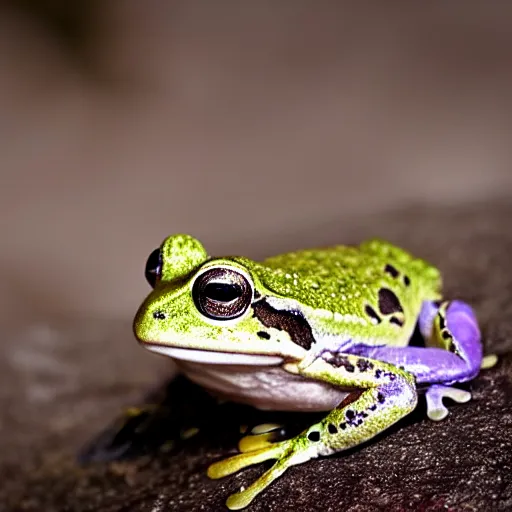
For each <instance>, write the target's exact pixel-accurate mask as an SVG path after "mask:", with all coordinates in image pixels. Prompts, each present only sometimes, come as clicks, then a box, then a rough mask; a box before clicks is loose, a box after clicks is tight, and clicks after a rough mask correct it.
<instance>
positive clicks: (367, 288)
mask: <svg viewBox="0 0 512 512" xmlns="http://www.w3.org/2000/svg"><path fill="white" fill-rule="evenodd" d="M145 276H146V279H147V281H148V283H149V284H150V286H151V288H152V289H151V291H150V293H149V294H148V296H147V297H146V298H145V299H144V301H143V302H142V304H141V306H140V307H139V309H138V311H137V313H136V315H135V319H134V322H133V330H134V333H135V337H136V338H137V340H138V342H139V343H140V344H141V345H142V346H143V347H144V348H146V349H148V350H150V351H152V352H154V353H156V354H160V355H164V356H167V357H170V358H172V359H173V360H174V362H175V363H176V365H177V367H178V368H179V370H180V371H181V372H183V373H184V374H185V376H186V377H187V378H188V379H190V380H191V381H193V382H195V383H196V384H199V385H200V386H202V387H203V388H205V389H206V390H207V391H208V392H210V393H212V394H213V395H214V396H217V397H218V398H219V399H220V400H229V401H234V402H239V403H243V404H248V405H251V406H253V407H255V408H257V409H262V410H276V411H300V412H304V411H308V412H318V413H320V412H324V413H325V415H324V416H323V419H321V420H320V421H317V422H315V423H313V424H312V425H311V426H309V427H308V428H307V429H305V430H303V431H302V432H301V433H299V434H298V435H296V436H295V437H291V438H289V439H281V440H276V437H275V435H274V431H272V429H270V428H269V429H268V431H266V430H265V429H263V432H260V433H259V434H258V435H249V436H246V437H244V438H242V439H241V440H240V443H239V446H238V448H239V452H240V453H238V454H236V455H232V456H230V457H228V458H226V459H224V460H219V461H216V462H213V464H211V465H210V466H209V468H208V470H207V474H208V476H209V477H210V478H212V479H219V478H223V477H226V476H228V475H231V474H233V473H235V472H238V471H239V470H242V469H244V468H246V467H248V466H251V465H255V464H259V463H262V462H265V461H268V460H273V461H275V462H274V463H273V465H272V466H271V467H270V468H269V469H268V470H267V471H266V472H264V473H263V474H262V475H261V476H260V477H259V478H257V479H256V480H255V481H254V482H253V483H251V484H250V485H249V486H248V487H247V488H242V489H241V490H240V491H239V492H236V493H234V494H232V495H231V496H229V497H228V499H227V501H226V505H227V507H228V508H229V509H230V510H239V509H243V508H245V507H247V506H248V505H249V504H250V503H251V502H252V501H253V500H254V499H255V498H256V497H257V496H258V495H260V493H262V492H263V491H264V490H265V489H266V488H267V487H268V486H269V485H271V484H272V483H273V482H274V481H275V480H276V479H277V478H279V477H280V476H281V475H283V473H285V471H286V470H287V469H289V468H291V467H292V466H294V465H298V464H303V463H306V462H307V461H310V460H312V459H315V458H317V457H324V456H330V455H333V454H336V453H340V452H343V451H345V450H348V449H351V448H354V447H356V446H358V445H361V444H363V443H366V442H367V441H369V440H371V439H372V438H374V437H375V436H377V435H378V434H380V433H381V432H383V431H385V430H387V429H388V428H389V427H391V426H392V425H394V424H395V423H397V422H398V421H400V420H401V419H402V418H404V417H406V416H407V415H408V414H410V413H411V412H412V411H413V410H414V409H415V408H416V406H417V404H418V398H419V396H420V395H421V394H424V395H425V397H426V406H427V416H428V417H429V418H430V419H431V420H434V421H440V420H442V419H444V418H445V417H446V416H447V414H448V409H447V408H446V406H445V405H444V403H443V400H444V399H445V398H449V399H451V400H453V401H455V402H458V403H465V402H468V401H469V400H470V399H471V393H470V391H468V390H466V389H461V388H460V387H457V385H458V384H461V383H464V382H467V381H471V380H472V379H474V378H475V377H476V376H477V375H478V374H479V372H480V370H481V368H483V367H489V366H492V365H493V364H494V363H495V360H494V359H493V357H492V356H490V357H487V358H486V357H484V354H483V344H482V336H481V331H480V328H479V323H478V320H477V317H476V313H475V311H474V310H473V308H472V307H471V306H470V305H469V304H468V303H466V302H463V301H462V300H451V299H450V300H448V299H445V298H444V297H443V294H442V277H441V272H440V270H439V269H438V268H436V267H435V266H434V265H432V264H430V263H428V262H427V261H425V260H423V259H420V258H417V257H415V256H413V255H412V254H411V253H409V252H407V251H406V250H404V249H402V248H400V247H398V246H396V245H394V244H392V243H391V242H387V241H385V240H383V239H379V238H374V239H370V240H368V241H364V242H362V243H361V244H359V245H357V246H352V245H333V246H329V247H325V248H318V249H305V250H298V251H293V252H288V253H285V254H281V255H277V256H272V257H269V258H267V259H263V260H262V261H254V260H252V259H249V258H247V257H243V256H225V257H212V256H210V255H209V254H208V253H207V252H206V250H205V248H204V246H203V245H202V244H201V242H200V241H199V240H197V239H196V238H194V237H192V236H191V235H187V234H175V235H171V236H169V237H167V238H166V239H165V240H164V241H163V242H162V244H161V245H160V246H159V247H158V248H157V249H155V250H154V251H153V252H152V253H151V254H150V256H149V258H148V259H147V262H146V268H145ZM418 331H419V333H420V335H421V337H422V339H423V342H422V344H419V345H418V344H411V340H412V339H413V337H414V336H413V335H414V334H415V333H417V332H418Z"/></svg>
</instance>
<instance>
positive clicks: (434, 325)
mask: <svg viewBox="0 0 512 512" xmlns="http://www.w3.org/2000/svg"><path fill="white" fill-rule="evenodd" d="M419 327H420V331H421V333H422V335H423V337H424V338H425V345H426V348H422V347H363V348H362V349H361V350H358V353H359V354H361V355H364V356H366V357H372V358H375V359H380V360H382V361H387V362H389V363H392V364H395V365H397V366H400V367H403V368H405V369H406V370H407V371H409V372H411V373H413V374H414V375H415V376H416V380H417V383H418V385H421V384H427V385H428V384H430V386H429V387H428V389H427V390H426V398H427V414H428V416H429V418H430V419H432V420H441V419H443V418H445V417H446V415H447V414H448V410H447V409H446V407H445V406H444V405H443V398H445V397H447V398H451V399H452V400H455V401H457V402H467V401H468V400H470V399H471V394H470V393H469V392H468V391H463V390H461V389H456V388H452V387H450V385H451V384H455V383H458V382H465V381H468V380H471V379H473V378H474V377H476V375H477V374H478V372H479V370H480V368H481V366H482V344H481V337H480V330H479V328H478V323H477V319H476V316H475V313H474V312H473V310H472V308H471V307H470V306H469V305H467V304H465V303H464V302H460V301H453V302H448V301H445V302H442V303H441V304H437V303H434V302H425V303H424V304H423V307H422V310H421V313H420V317H419Z"/></svg>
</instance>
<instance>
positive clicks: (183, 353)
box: [146, 344, 284, 366]
mask: <svg viewBox="0 0 512 512" xmlns="http://www.w3.org/2000/svg"><path fill="white" fill-rule="evenodd" d="M146 348H147V349H148V350H151V351H152V352H156V353H157V354H162V355H164V356H168V357H172V358H173V359H180V360H181V361H190V362H194V363H203V364H233V365H246V366H276V365H278V364H281V363H282V362H283V361H284V359H283V358H282V357H280V356H272V355H268V354H237V353H235V352H214V351H213V350H197V349H192V348H175V347H168V346H165V345H156V344H155V345H150V344H147V345H146Z"/></svg>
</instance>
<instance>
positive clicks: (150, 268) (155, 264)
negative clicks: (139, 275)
mask: <svg viewBox="0 0 512 512" xmlns="http://www.w3.org/2000/svg"><path fill="white" fill-rule="evenodd" d="M161 271H162V258H161V255H160V249H155V250H154V251H153V252H152V253H151V254H150V255H149V258H148V261H147V262H146V270H145V272H144V275H145V276H146V280H147V282H148V283H149V284H150V286H151V287H152V288H154V287H155V284H156V281H157V279H158V278H159V277H160V273H161Z"/></svg>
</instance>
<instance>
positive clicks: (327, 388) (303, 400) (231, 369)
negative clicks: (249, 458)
mask: <svg viewBox="0 0 512 512" xmlns="http://www.w3.org/2000/svg"><path fill="white" fill-rule="evenodd" d="M176 363H177V364H178V367H179V368H180V370H181V371H182V372H183V373H184V374H185V375H186V376H187V377H188V378H189V379H190V380H191V381H193V382H195V383H196V384H199V385H200V386H201V387H203V388H205V389H207V390H209V391H210V392H212V393H213V394H214V395H216V396H218V397H219V398H222V399H225V400H229V401H232V402H240V403H244V404H249V405H252V406H253V407H257V408H258V409H270V410H277V411H310V412H312V411H329V410H331V409H333V408H335V407H336V406H337V405H338V404H339V403H340V402H341V401H342V400H343V398H344V397H346V396H347V394H348V393H347V392H345V391H342V390H340V389H337V388H335V387H333V386H331V385H330V384H327V383H324V382H318V381H315V380H308V379H304V378H303V377H301V376H299V375H293V374H291V373H288V372H286V371H284V370H283V369H282V368H280V367H279V366H269V367H265V366H238V365H219V364H210V365H209V364H204V363H191V362H187V361H176Z"/></svg>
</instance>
